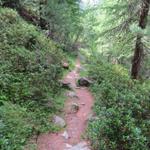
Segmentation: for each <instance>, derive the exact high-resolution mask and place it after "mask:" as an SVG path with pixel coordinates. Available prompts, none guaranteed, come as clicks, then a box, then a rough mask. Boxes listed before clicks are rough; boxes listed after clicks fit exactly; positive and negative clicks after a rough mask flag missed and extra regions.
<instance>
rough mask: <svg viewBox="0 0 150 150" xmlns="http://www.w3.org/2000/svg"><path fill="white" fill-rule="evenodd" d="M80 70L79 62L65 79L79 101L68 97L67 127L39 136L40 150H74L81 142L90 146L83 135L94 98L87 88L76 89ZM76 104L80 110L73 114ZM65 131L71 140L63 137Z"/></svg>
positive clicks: (86, 148)
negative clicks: (73, 107) (72, 109)
mask: <svg viewBox="0 0 150 150" xmlns="http://www.w3.org/2000/svg"><path fill="white" fill-rule="evenodd" d="M79 68H80V62H79V60H77V62H76V67H75V69H74V70H73V71H72V72H70V73H68V75H67V76H66V77H65V79H64V80H65V81H67V82H70V83H71V85H72V86H73V87H74V89H75V90H74V92H75V93H76V95H77V97H78V99H76V98H70V97H68V100H67V101H66V104H65V110H64V111H65V118H64V119H65V121H66V124H67V126H66V128H65V129H64V130H63V131H60V132H59V133H55V134H43V135H41V136H39V138H38V141H37V143H38V150H74V149H75V148H73V147H71V146H74V145H76V144H78V143H81V142H82V143H81V144H79V145H82V144H83V145H88V142H87V141H84V140H83V139H82V135H83V133H84V131H85V129H86V126H87V120H88V117H89V114H90V113H91V107H92V105H93V97H92V95H91V93H90V92H89V90H88V89H87V88H84V87H83V88H82V87H81V88H76V79H77V78H78V77H79V73H78V70H79ZM74 102H75V103H78V105H79V110H78V112H76V113H71V112H70V107H71V105H72V103H74ZM64 131H67V133H68V135H69V138H67V139H65V138H64V137H63V136H62V134H63V133H64ZM81 147H82V146H81ZM83 147H84V146H83ZM75 150H76V149H75ZM77 150H89V148H88V146H85V147H84V148H77Z"/></svg>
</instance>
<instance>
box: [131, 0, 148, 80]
mask: <svg viewBox="0 0 150 150" xmlns="http://www.w3.org/2000/svg"><path fill="white" fill-rule="evenodd" d="M149 6H150V0H142V6H141V12H140V19H139V27H140V28H142V29H145V28H146V25H147V17H148V12H149ZM143 53H144V48H143V42H142V35H137V39H136V46H135V50H134V57H133V61H132V69H131V77H132V79H138V77H139V71H140V68H141V61H142V57H143Z"/></svg>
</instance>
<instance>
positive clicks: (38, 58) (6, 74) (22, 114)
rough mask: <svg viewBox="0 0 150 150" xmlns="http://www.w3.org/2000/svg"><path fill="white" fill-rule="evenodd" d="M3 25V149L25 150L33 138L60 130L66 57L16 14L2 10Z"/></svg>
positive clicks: (0, 141)
mask: <svg viewBox="0 0 150 150" xmlns="http://www.w3.org/2000/svg"><path fill="white" fill-rule="evenodd" d="M0 24H1V26H0V128H1V131H0V149H3V150H9V149H11V150H15V149H23V145H24V144H25V143H26V141H27V139H28V138H29V136H31V135H32V134H36V133H39V132H45V131H52V130H56V128H55V127H54V126H53V125H52V121H51V116H52V114H53V113H55V112H56V111H58V109H59V108H60V107H61V106H62V105H63V104H62V103H63V101H62V98H61V99H60V98H59V99H58V100H57V97H59V96H60V94H61V89H60V85H59V82H58V80H59V79H60V78H61V77H62V76H63V70H62V67H61V61H62V59H63V57H64V56H63V53H62V50H61V49H58V48H57V46H56V44H55V43H54V42H53V41H51V40H50V39H48V38H46V36H45V35H44V34H43V33H42V32H41V31H40V30H39V29H38V28H36V27H35V26H33V25H30V24H28V23H26V22H25V21H24V20H23V19H22V18H21V17H20V16H19V15H18V14H17V12H16V11H14V10H11V9H7V8H0ZM55 99H56V100H55ZM61 101H62V102H61Z"/></svg>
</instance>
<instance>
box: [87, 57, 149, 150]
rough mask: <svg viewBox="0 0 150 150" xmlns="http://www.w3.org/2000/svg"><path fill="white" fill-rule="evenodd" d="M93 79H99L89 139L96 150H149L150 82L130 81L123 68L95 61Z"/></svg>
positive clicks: (92, 64) (92, 67)
mask: <svg viewBox="0 0 150 150" xmlns="http://www.w3.org/2000/svg"><path fill="white" fill-rule="evenodd" d="M91 62H92V63H91V64H90V65H89V76H90V77H91V78H93V79H94V80H95V83H94V84H93V85H92V87H91V89H92V91H93V93H94V95H95V99H96V102H95V105H94V112H95V113H96V115H97V116H98V117H99V119H98V120H94V121H91V122H89V127H88V136H89V137H90V139H91V141H92V145H93V147H94V149H95V150H148V149H149V144H150V143H149V141H150V134H149V133H150V130H149V125H150V121H149V119H150V118H149V117H150V110H149V108H150V101H149V100H150V94H149V91H150V84H149V83H150V82H149V81H146V82H143V83H140V82H139V81H133V80H131V79H130V77H129V75H128V72H127V71H126V70H125V69H124V68H123V67H121V66H119V65H111V64H108V63H106V62H101V61H98V60H94V59H92V60H91Z"/></svg>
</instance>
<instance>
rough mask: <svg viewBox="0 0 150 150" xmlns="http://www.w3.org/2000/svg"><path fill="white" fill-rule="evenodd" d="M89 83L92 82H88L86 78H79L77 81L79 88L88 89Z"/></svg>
mask: <svg viewBox="0 0 150 150" xmlns="http://www.w3.org/2000/svg"><path fill="white" fill-rule="evenodd" d="M91 83H92V81H91V80H89V79H88V78H86V77H82V78H79V79H78V85H79V86H85V87H88V86H90V84H91Z"/></svg>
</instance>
